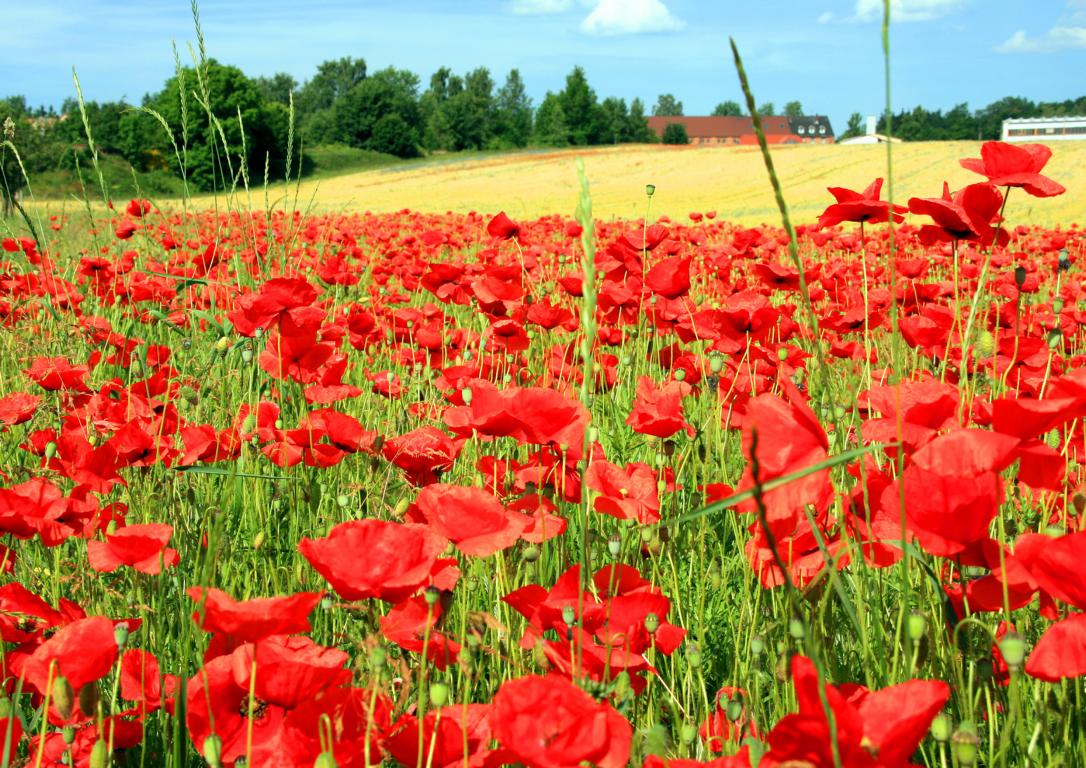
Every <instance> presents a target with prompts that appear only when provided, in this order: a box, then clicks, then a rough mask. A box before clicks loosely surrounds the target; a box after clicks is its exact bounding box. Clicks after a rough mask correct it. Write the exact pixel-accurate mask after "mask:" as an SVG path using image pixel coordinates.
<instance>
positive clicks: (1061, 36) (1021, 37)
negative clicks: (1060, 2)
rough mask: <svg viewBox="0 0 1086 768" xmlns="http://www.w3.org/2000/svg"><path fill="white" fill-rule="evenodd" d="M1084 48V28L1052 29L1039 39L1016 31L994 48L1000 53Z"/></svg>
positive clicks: (1085, 34) (1085, 35)
mask: <svg viewBox="0 0 1086 768" xmlns="http://www.w3.org/2000/svg"><path fill="white" fill-rule="evenodd" d="M1075 48H1086V27H1053V28H1052V29H1050V30H1048V32H1047V33H1046V34H1044V35H1041V36H1040V37H1030V36H1029V35H1027V34H1026V33H1025V31H1023V30H1021V29H1020V30H1018V31H1017V32H1015V33H1014V34H1013V35H1011V36H1010V37H1009V38H1008V39H1007V41H1006V42H1004V43H1003V44H1002V45H1000V46H999V47H998V48H996V50H997V51H999V52H1000V53H1053V52H1055V51H1067V50H1072V49H1075Z"/></svg>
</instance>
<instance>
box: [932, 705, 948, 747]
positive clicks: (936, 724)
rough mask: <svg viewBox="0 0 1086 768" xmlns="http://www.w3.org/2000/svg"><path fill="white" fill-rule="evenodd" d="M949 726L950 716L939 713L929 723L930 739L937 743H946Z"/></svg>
mask: <svg viewBox="0 0 1086 768" xmlns="http://www.w3.org/2000/svg"><path fill="white" fill-rule="evenodd" d="M950 725H951V723H950V716H949V715H947V713H946V712H940V713H939V714H937V715H936V716H935V719H934V720H932V721H931V737H932V738H933V739H935V740H936V741H938V742H946V741H947V740H949V739H950Z"/></svg>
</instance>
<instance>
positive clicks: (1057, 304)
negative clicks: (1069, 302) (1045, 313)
mask: <svg viewBox="0 0 1086 768" xmlns="http://www.w3.org/2000/svg"><path fill="white" fill-rule="evenodd" d="M1052 311H1053V312H1055V313H1056V314H1057V315H1058V314H1059V313H1060V312H1063V299H1061V298H1056V299H1054V300H1053V301H1052Z"/></svg>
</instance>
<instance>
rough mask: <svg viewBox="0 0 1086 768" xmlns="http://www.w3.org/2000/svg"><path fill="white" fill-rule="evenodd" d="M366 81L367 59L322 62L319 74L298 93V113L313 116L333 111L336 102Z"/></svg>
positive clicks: (348, 57) (342, 59)
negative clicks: (324, 110)
mask: <svg viewBox="0 0 1086 768" xmlns="http://www.w3.org/2000/svg"><path fill="white" fill-rule="evenodd" d="M365 79H366V60H365V59H353V58H351V57H350V56H344V57H343V58H341V59H329V60H328V61H324V62H321V63H320V64H319V65H318V66H317V74H315V75H313V77H312V78H310V79H309V80H308V81H307V82H306V84H305V85H303V86H302V88H301V90H300V91H299V92H298V99H297V101H298V111H299V113H300V114H305V115H311V114H313V113H315V112H319V111H320V110H322V109H331V108H332V107H333V106H334V105H335V103H336V101H338V100H339V99H340V98H342V97H343V96H344V95H346V93H347V92H348V91H349V90H351V89H352V88H354V87H355V86H356V85H358V84H359V83H361V82H362V81H363V80H365Z"/></svg>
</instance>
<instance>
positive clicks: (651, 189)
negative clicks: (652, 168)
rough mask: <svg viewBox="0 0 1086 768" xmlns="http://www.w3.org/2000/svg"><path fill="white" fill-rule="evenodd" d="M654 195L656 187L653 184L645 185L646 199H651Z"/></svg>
mask: <svg viewBox="0 0 1086 768" xmlns="http://www.w3.org/2000/svg"><path fill="white" fill-rule="evenodd" d="M655 194H656V185H655V184H646V185H645V195H646V196H647V197H652V196H653V195H655Z"/></svg>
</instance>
